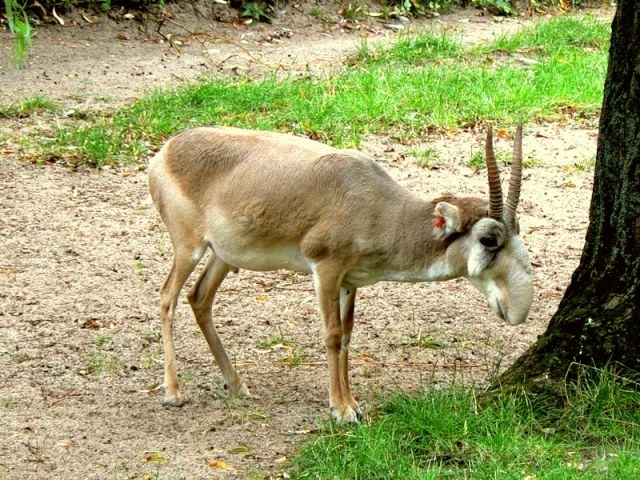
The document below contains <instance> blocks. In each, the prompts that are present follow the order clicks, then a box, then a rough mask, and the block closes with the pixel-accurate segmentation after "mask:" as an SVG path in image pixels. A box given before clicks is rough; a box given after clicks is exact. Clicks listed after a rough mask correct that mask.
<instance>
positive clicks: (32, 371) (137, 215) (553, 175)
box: [0, 7, 597, 479]
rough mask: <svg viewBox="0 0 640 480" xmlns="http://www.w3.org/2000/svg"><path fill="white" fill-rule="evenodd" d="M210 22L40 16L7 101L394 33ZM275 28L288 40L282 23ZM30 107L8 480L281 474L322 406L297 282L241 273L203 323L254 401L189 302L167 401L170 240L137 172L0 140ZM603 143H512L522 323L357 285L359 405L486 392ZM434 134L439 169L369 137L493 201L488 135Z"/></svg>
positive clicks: (2, 444)
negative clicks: (460, 386) (67, 163)
mask: <svg viewBox="0 0 640 480" xmlns="http://www.w3.org/2000/svg"><path fill="white" fill-rule="evenodd" d="M290 8H292V7H290ZM329 13H331V14H335V12H329ZM204 18H205V17H202V16H195V17H194V15H193V14H192V13H190V12H184V11H183V12H177V13H176V14H175V15H174V16H173V17H172V18H171V20H172V21H174V22H175V23H176V24H178V25H183V26H184V25H189V27H188V28H189V30H190V31H191V32H192V33H193V32H206V34H204V33H199V34H198V35H189V34H186V33H185V32H184V29H182V28H179V27H176V25H173V24H166V25H165V27H166V28H167V31H170V30H171V29H173V30H174V32H175V35H174V36H173V39H172V42H174V44H175V42H176V41H179V42H181V45H177V46H176V47H172V46H171V45H170V44H169V43H168V42H167V41H166V40H165V39H162V37H160V36H159V35H158V34H157V33H155V28H156V27H155V26H154V25H157V24H154V23H153V21H152V20H148V21H147V23H146V26H145V24H144V23H143V22H137V21H132V20H125V19H124V18H120V19H117V20H115V21H114V20H111V19H108V18H106V17H104V18H99V19H92V18H91V19H90V20H93V21H95V23H88V22H87V21H86V20H84V19H83V18H82V17H81V16H76V17H75V22H76V23H77V24H76V25H74V24H73V23H74V22H73V21H70V19H67V20H68V22H67V25H66V26H65V27H62V26H57V27H48V28H43V29H40V30H39V31H38V36H37V38H36V41H35V55H34V56H33V57H31V59H30V60H29V62H28V63H27V65H26V66H25V67H24V69H23V70H21V71H20V72H16V71H15V70H13V69H12V68H11V67H8V66H7V65H6V62H4V61H3V62H0V63H2V65H1V66H0V67H1V68H0V101H2V102H3V103H7V102H15V101H19V100H20V99H23V98H26V97H28V96H30V95H33V94H34V93H39V94H42V95H46V96H47V97H48V98H53V99H55V100H56V101H58V102H60V103H62V104H64V105H65V106H68V107H69V108H73V107H76V106H83V107H86V106H93V107H95V108H104V107H110V108H112V107H113V106H114V105H117V104H119V103H123V102H127V101H129V100H131V99H132V98H135V97H138V96H140V95H142V94H144V92H145V91H147V90H148V89H151V88H158V87H165V86H170V85H174V84H176V83H179V82H181V81H185V80H188V79H191V78H196V77H198V76H200V75H210V76H216V75H238V74H242V75H245V74H246V75H252V74H258V73H259V72H264V71H265V70H280V71H288V72H291V73H294V74H295V73H296V72H306V73H309V72H311V73H312V74H318V75H323V74H327V73H328V72H329V71H330V70H329V69H330V68H335V67H339V60H340V59H342V58H344V57H345V56H346V55H348V54H349V53H351V52H353V51H354V50H355V48H357V45H358V43H359V42H360V41H362V38H364V37H366V38H367V39H368V40H370V41H376V40H380V41H386V40H387V39H389V38H392V37H393V36H394V35H395V33H393V31H392V30H390V29H389V28H387V27H386V26H385V25H384V24H383V23H380V22H377V21H370V22H368V23H367V24H366V25H356V26H355V27H347V26H334V25H328V24H318V22H317V21H312V20H311V17H310V15H309V14H308V13H305V12H304V11H292V12H285V13H284V14H283V15H282V17H281V18H280V19H279V20H278V21H277V22H275V23H274V24H273V25H260V26H258V27H247V26H231V25H230V24H228V23H218V22H212V21H211V20H210V18H209V20H206V19H204ZM522 21H523V20H519V19H507V20H505V21H504V22H503V23H495V22H493V20H492V19H490V18H486V17H478V16H476V12H475V11H465V12H462V13H459V14H456V15H455V16H451V17H442V18H439V19H436V20H431V21H421V22H411V23H410V24H409V25H408V27H407V28H410V29H418V28H452V29H456V31H459V32H460V34H461V35H463V38H465V39H467V40H468V41H482V40H484V39H488V38H491V37H492V36H495V35H499V34H500V33H502V32H504V31H507V30H509V29H516V28H518V27H519V25H520V24H521V23H522ZM171 25H173V26H171ZM151 27H154V28H151ZM282 28H287V29H290V30H291V31H292V32H293V34H292V36H291V37H287V36H286V35H285V36H283V37H277V35H276V32H277V31H278V29H282ZM280 31H284V30H280ZM163 33H165V32H163ZM10 45H11V43H10V39H9V37H8V35H7V34H6V33H0V51H2V52H3V54H8V52H9V50H10ZM178 48H179V49H180V51H179V52H178ZM33 121H35V122H38V121H39V120H38V119H26V120H25V119H2V120H1V121H0V135H1V136H0V142H1V143H0V150H1V151H2V152H3V155H2V157H1V159H0V188H1V190H0V478H2V479H5V478H6V479H40V478H48V479H70V478H78V479H80V478H82V479H103V478H112V479H125V478H141V479H142V478H145V479H151V478H156V479H159V478H162V479H179V478H189V479H199V478H268V477H281V476H282V475H283V472H285V471H286V466H285V465H286V460H287V459H289V458H290V457H291V455H292V452H293V450H294V448H295V446H296V445H299V444H300V443H301V442H304V441H308V440H311V439H312V438H313V436H312V435H313V433H314V432H316V431H317V430H318V428H319V426H320V425H321V424H322V422H324V421H326V420H327V418H328V408H327V400H326V399H327V377H328V374H327V368H326V365H325V355H324V346H323V341H322V329H321V322H320V320H319V318H318V311H317V306H316V303H315V299H314V295H313V289H312V285H311V282H310V280H309V278H308V277H307V276H305V275H298V274H291V273H289V272H284V271H282V272H273V273H253V272H247V271H240V273H239V274H237V275H231V276H229V278H228V279H227V280H226V281H225V283H223V285H222V287H221V290H220V292H219V294H218V297H217V303H216V304H215V305H214V318H215V322H216V325H217V327H218V329H219V333H220V335H221V337H222V338H223V340H224V342H225V344H226V346H227V350H228V351H229V352H230V354H231V355H232V357H233V360H234V362H235V363H236V364H237V367H238V370H239V372H240V373H241V375H242V376H243V377H244V378H245V380H246V382H247V384H248V385H249V387H250V389H251V391H252V393H253V397H252V398H250V399H245V400H232V399H229V398H228V397H227V396H226V394H225V392H224V391H223V390H222V388H221V385H222V380H221V376H220V374H219V371H218V369H217V367H216V365H215V364H214V362H213V360H212V358H211V355H210V354H209V352H208V349H207V347H206V343H205V342H204V339H203V338H202V336H201V334H200V332H199V330H198V327H197V325H196V324H195V322H194V320H193V316H192V314H191V312H190V309H189V307H188V304H186V299H185V298H184V295H183V297H181V302H180V304H179V307H178V313H177V318H176V345H177V356H178V367H179V372H180V374H181V378H182V382H183V387H184V390H185V393H186V396H187V397H188V399H189V402H188V403H187V404H186V405H185V406H184V407H183V408H164V407H162V406H161V399H162V388H161V382H162V370H163V367H162V365H163V357H162V346H161V342H160V326H159V319H158V288H159V286H160V285H161V283H162V281H163V279H164V276H165V275H166V273H167V271H168V268H169V266H170V262H171V255H172V253H171V246H170V243H169V240H168V237H167V234H166V231H165V228H164V226H163V225H162V223H161V221H160V219H159V216H158V215H157V213H156V212H155V209H154V207H153V205H151V204H150V202H149V197H148V193H147V182H146V174H145V173H144V172H143V171H138V170H133V169H106V170H104V171H102V172H99V173H96V172H92V171H86V170H85V171H83V172H81V173H69V172H68V171H67V170H66V169H65V168H63V167H62V166H59V165H47V166H41V167H37V166H34V165H32V164H30V163H29V162H26V161H25V160H24V159H21V158H20V155H19V153H17V152H16V151H15V149H14V148H13V147H12V143H11V142H9V141H7V136H8V135H9V134H10V133H15V132H19V131H20V130H21V129H23V128H29V127H25V125H26V124H28V123H29V122H33ZM43 121H44V120H43ZM596 142H597V130H596V129H595V127H594V126H592V127H591V128H587V127H585V126H582V127H578V126H574V125H569V124H563V125H559V124H553V125H551V124H549V125H527V126H526V135H525V139H524V151H525V154H526V155H527V156H528V157H531V158H533V159H535V160H536V166H534V167H533V168H529V169H527V170H525V175H524V186H523V192H522V200H521V205H520V213H521V220H520V223H521V229H522V235H523V238H524V240H525V242H526V243H527V245H528V247H529V250H530V253H531V257H532V262H533V265H534V272H535V300H534V305H533V309H532V312H531V315H530V318H529V321H528V322H527V323H526V324H525V325H521V326H518V327H508V326H506V325H503V324H502V323H501V322H500V321H499V320H498V319H497V318H495V317H494V316H493V315H492V314H491V312H490V310H489V308H488V306H487V305H486V302H485V300H484V298H483V297H482V295H481V294H480V293H478V292H477V291H475V290H474V289H473V288H472V287H471V286H470V285H469V284H468V283H467V282H466V281H464V280H454V281H450V282H447V283H440V284H416V285H410V284H392V283H385V284H378V285H376V286H373V287H368V288H363V289H361V290H359V298H358V302H357V306H356V328H355V332H354V338H353V343H352V358H353V362H352V378H353V388H354V391H355V393H356V395H357V397H358V399H359V400H360V401H361V404H362V405H363V406H364V409H365V411H366V412H368V413H369V414H370V413H371V412H372V411H373V410H375V408H376V405H379V403H380V401H381V400H382V399H383V398H384V396H385V395H387V394H389V393H390V392H392V391H394V390H404V391H410V390H415V389H418V388H421V387H428V388H433V387H434V386H436V387H437V386H447V385H450V384H451V383H453V382H458V383H464V384H475V385H478V386H482V385H485V384H486V382H487V380H488V379H490V378H491V377H492V376H493V375H495V374H496V373H497V372H500V371H502V370H503V369H504V368H505V367H507V366H508V365H509V364H510V363H511V362H512V361H513V360H514V359H515V358H517V356H518V355H520V354H521V353H523V352H524V351H525V350H526V348H527V347H528V346H529V345H531V344H532V343H533V342H534V341H535V339H536V337H537V335H539V334H540V333H542V332H543V331H544V328H545V326H546V324H547V322H548V320H549V318H550V316H551V315H552V314H553V312H554V311H555V309H556V307H557V304H558V302H559V300H560V298H561V296H562V293H563V291H564V289H565V288H566V286H567V284H568V282H569V280H570V276H571V273H572V272H573V270H574V269H575V267H576V266H577V263H578V260H579V256H580V253H581V250H582V245H583V239H584V235H585V230H586V227H587V222H588V218H587V215H588V208H589V200H590V194H591V188H592V177H593V170H592V169H589V168H587V169H583V168H582V166H583V165H585V164H586V163H588V161H589V159H591V158H593V157H594V156H595V149H596ZM426 146H428V147H429V148H435V149H436V150H437V151H438V152H439V155H440V157H441V158H442V160H443V161H442V164H441V165H440V168H439V169H437V170H428V169H424V168H421V167H419V166H418V165H417V162H416V159H415V158H413V157H412V156H411V155H410V152H409V147H407V146H405V145H400V144H396V143H394V142H393V141H392V140H391V139H389V138H382V137H378V138H371V139H368V140H367V141H366V142H364V147H363V150H365V151H366V152H368V153H369V154H371V155H373V156H375V157H376V158H377V159H378V160H379V162H380V164H381V165H382V166H383V167H384V168H385V169H386V170H387V171H388V172H389V173H390V174H391V175H392V176H393V177H394V178H396V179H397V180H398V181H399V182H400V183H402V184H403V185H405V186H406V187H407V188H409V189H410V190H412V191H414V192H416V193H417V194H418V195H420V196H422V197H424V198H434V197H436V196H438V195H440V194H441V193H444V192H456V193H459V194H461V195H476V196H483V195H486V192H487V187H486V179H485V176H484V172H477V171H475V170H473V169H472V168H470V167H469V166H468V160H469V158H470V155H471V152H472V151H475V150H478V149H480V148H482V132H481V131H477V132H476V131H466V132H458V133H456V134H455V135H451V136H448V135H433V136H431V137H429V138H425V139H424V145H413V146H412V147H411V148H421V147H426ZM510 148H511V141H510V139H508V138H500V139H498V142H497V149H498V150H510ZM425 339H427V341H425ZM425 345H431V346H438V347H439V348H426V347H425Z"/></svg>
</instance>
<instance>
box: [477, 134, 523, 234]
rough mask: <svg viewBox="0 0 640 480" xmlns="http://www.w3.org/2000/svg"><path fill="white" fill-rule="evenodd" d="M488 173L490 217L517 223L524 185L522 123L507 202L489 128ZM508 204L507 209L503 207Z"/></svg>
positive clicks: (516, 145)
mask: <svg viewBox="0 0 640 480" xmlns="http://www.w3.org/2000/svg"><path fill="white" fill-rule="evenodd" d="M485 148H486V157H487V158H486V160H487V173H488V176H489V217H491V218H493V219H495V220H498V221H500V222H504V223H505V224H506V225H507V226H509V227H515V225H516V208H518V201H519V200H520V186H521V185H522V123H519V124H518V127H517V128H516V138H515V140H514V144H513V163H512V164H511V177H510V178H509V193H508V195H507V200H506V202H505V204H506V205H505V204H503V202H502V187H501V186H500V172H499V170H498V163H497V162H496V155H495V153H494V151H493V131H492V130H491V127H489V128H488V129H487V144H486V147H485ZM504 206H506V211H505V209H504V208H503V207H504Z"/></svg>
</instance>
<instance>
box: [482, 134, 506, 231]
mask: <svg viewBox="0 0 640 480" xmlns="http://www.w3.org/2000/svg"><path fill="white" fill-rule="evenodd" d="M485 149H486V162H487V175H488V177H489V217H491V218H494V219H496V220H498V221H500V222H501V221H502V187H501V186H500V171H499V170H498V164H497V163H496V154H495V153H494V151H493V131H492V130H491V127H489V128H488V129H487V142H486V145H485Z"/></svg>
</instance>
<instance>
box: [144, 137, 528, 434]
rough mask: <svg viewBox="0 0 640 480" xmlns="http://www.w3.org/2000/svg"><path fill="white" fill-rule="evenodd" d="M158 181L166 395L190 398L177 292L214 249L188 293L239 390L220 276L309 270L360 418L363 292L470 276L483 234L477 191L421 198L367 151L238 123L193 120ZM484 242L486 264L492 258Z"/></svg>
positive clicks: (336, 410)
mask: <svg viewBox="0 0 640 480" xmlns="http://www.w3.org/2000/svg"><path fill="white" fill-rule="evenodd" d="M149 186H150V191H151V195H152V197H153V200H154V202H155V203H156V205H157V207H158V210H159V212H160V215H161V216H162V219H163V220H164V222H165V224H166V225H167V229H168V230H169V234H170V236H171V240H172V243H173V246H174V251H175V255H176V257H175V259H174V266H173V267H172V270H171V272H170V273H169V276H168V277H167V280H166V282H165V284H164V286H163V288H162V292H161V297H162V298H161V303H162V308H161V319H162V325H163V338H164V347H165V357H166V364H165V387H166V397H165V401H166V402H168V403H172V404H180V403H181V402H182V398H181V393H180V390H179V386H178V382H177V375H176V372H175V355H174V351H173V350H174V349H173V338H172V333H171V331H172V327H171V324H172V320H173V312H174V310H175V305H176V302H177V296H178V294H179V291H180V289H181V287H182V285H183V284H184V281H185V280H186V278H187V277H188V276H189V274H190V273H191V271H192V270H193V268H194V267H195V265H196V264H197V263H198V261H199V260H200V259H201V258H202V256H203V255H204V252H205V250H206V249H207V248H211V250H212V251H213V253H212V257H211V259H210V260H209V263H208V265H207V266H206V267H205V270H204V271H203V273H202V274H201V276H200V278H199V280H198V281H197V282H196V285H195V286H194V287H193V289H192V290H191V292H190V294H189V300H190V302H191V304H192V307H193V310H194V313H195V315H196V320H197V321H198V325H200V327H201V329H202V331H203V334H204V335H205V338H206V339H207V341H208V343H209V345H210V347H211V350H212V353H213V354H214V356H215V358H216V360H217V362H218V364H219V365H220V368H221V370H222V372H223V375H224V378H225V380H226V382H227V384H228V385H229V386H230V387H231V389H232V391H234V392H237V393H247V390H246V387H245V386H244V384H243V383H242V381H241V379H240V378H239V377H238V375H237V373H236V372H235V369H234V368H233V366H232V365H231V362H230V361H229V359H228V356H227V354H226V352H225V351H224V348H223V347H222V343H221V342H220V339H219V338H218V336H217V334H216V332H215V328H214V327H213V323H212V319H211V303H212V302H213V297H214V295H215V291H216V290H217V288H218V286H219V284H220V283H221V282H222V280H223V279H224V277H225V275H226V274H227V273H228V271H229V270H230V269H232V268H244V269H250V270H272V269H277V268H287V269H291V270H297V271H302V272H310V273H312V274H313V278H314V284H315V287H316V293H317V296H318V301H319V304H320V310H321V313H322V317H323V320H324V323H325V334H326V338H325V340H326V345H327V352H328V359H329V375H330V395H329V397H330V400H329V401H330V406H331V408H332V410H333V414H334V416H335V417H336V418H337V419H338V420H341V421H347V422H351V421H356V420H357V418H359V417H360V415H361V414H360V410H359V408H358V405H357V403H356V402H355V400H354V399H353V396H352V395H351V392H350V388H349V383H348V375H347V373H348V354H347V346H348V343H349V339H350V335H351V329H352V325H353V305H354V302H355V291H356V289H357V288H358V287H360V286H363V285H367V284H371V283H375V282H378V281H382V280H399V281H425V280H446V279H449V278H455V277H459V276H468V275H467V270H468V263H469V255H468V253H467V252H469V251H471V243H472V242H475V243H477V242H478V239H475V240H473V239H470V236H469V235H468V233H469V232H470V231H471V230H472V228H473V226H474V224H476V223H477V222H478V221H479V220H480V219H483V218H485V217H486V216H487V209H488V207H487V202H486V201H484V200H481V199H476V198H456V197H453V196H447V197H441V198H439V199H436V200H434V201H430V202H429V201H423V200H420V199H419V198H417V197H416V196H415V195H413V194H411V193H409V192H408V191H407V190H405V189H404V188H403V187H401V186H400V185H399V184H398V183H397V182H395V181H394V180H393V179H392V178H391V177H390V176H389V175H388V174H387V173H386V172H385V171H384V170H383V169H382V168H381V167H380V166H379V165H378V164H376V163H375V161H374V160H372V159H370V158H369V157H367V156H365V155H363V154H362V153H360V152H356V151H346V150H338V149H335V148H331V147H329V146H327V145H324V144H320V143H317V142H313V141H311V140H308V139H304V138H299V137H294V136H291V135H284V134H279V133H271V132H259V131H248V130H240V129H235V128H229V127H201V128H195V129H192V130H188V131H186V132H183V133H181V134H178V135H177V136H175V137H174V138H172V139H171V140H169V142H168V143H167V144H166V145H165V147H164V148H163V149H162V150H161V151H160V152H159V153H158V154H157V155H156V156H155V157H154V159H153V160H152V161H151V164H150V168H149ZM440 202H445V203H446V205H449V207H447V211H451V212H453V213H454V214H455V219H454V217H451V218H450V219H449V226H452V225H455V232H454V234H448V235H443V233H442V232H443V231H444V230H439V229H438V228H437V227H435V226H434V219H433V218H432V215H433V214H434V211H435V209H436V205H438V204H439V203H440ZM445 203H442V204H441V205H444V204H445ZM454 220H455V221H454ZM486 221H488V222H495V220H488V219H486ZM487 228H489V227H487ZM482 248H483V247H480V250H479V253H478V255H480V257H481V258H480V260H478V261H477V262H476V263H478V262H479V263H481V264H484V263H487V264H488V265H489V264H490V262H488V261H485V260H482V257H483V251H482ZM500 248H506V247H505V246H504V245H501V246H500ZM527 260H528V259H527ZM474 261H475V260H474ZM474 265H475V264H474ZM503 268H508V265H507V267H503ZM525 269H526V268H525ZM501 275H503V276H505V275H506V274H505V273H503V272H501ZM483 285H484V284H483ZM508 287H509V286H508V285H507V287H505V288H508ZM479 288H480V287H479ZM507 296H509V295H507ZM340 298H342V301H340ZM340 304H342V307H341V306H340ZM525 306H526V305H525ZM492 308H493V307H492ZM521 310H522V309H521ZM526 311H527V312H528V307H527V308H526ZM524 316H525V317H526V313H525V315H524ZM519 317H522V314H521V313H519V314H518V319H517V320H518V321H522V320H524V318H519ZM512 323H514V322H512Z"/></svg>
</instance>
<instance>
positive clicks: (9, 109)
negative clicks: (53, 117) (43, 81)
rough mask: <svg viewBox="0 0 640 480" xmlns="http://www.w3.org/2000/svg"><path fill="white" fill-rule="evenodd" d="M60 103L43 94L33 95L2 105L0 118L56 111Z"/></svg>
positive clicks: (0, 106) (21, 116)
mask: <svg viewBox="0 0 640 480" xmlns="http://www.w3.org/2000/svg"><path fill="white" fill-rule="evenodd" d="M58 110H59V108H58V105H56V103H55V102H54V101H53V100H50V99H48V98H46V97H43V96H42V95H33V96H31V97H28V98H25V99H24V100H22V101H20V102H16V103H11V104H7V105H0V118H1V117H5V118H24V117H28V116H30V115H34V114H35V115H41V114H43V113H44V112H51V113H55V112H57V111H58Z"/></svg>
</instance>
